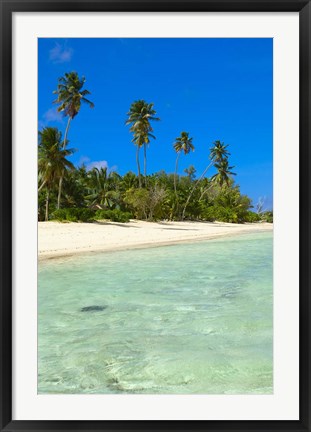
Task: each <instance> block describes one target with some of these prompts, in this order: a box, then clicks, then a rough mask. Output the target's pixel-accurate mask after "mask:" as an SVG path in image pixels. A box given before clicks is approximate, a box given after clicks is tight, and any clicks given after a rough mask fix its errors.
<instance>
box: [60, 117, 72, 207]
mask: <svg viewBox="0 0 311 432" xmlns="http://www.w3.org/2000/svg"><path fill="white" fill-rule="evenodd" d="M70 122H71V117H70V116H69V118H68V122H67V126H66V130H65V135H64V143H63V149H65V148H66V145H67V136H68V131H69V126H70ZM64 174H65V173H64V171H63V172H62V175H61V176H60V178H59V183H58V197H57V209H59V208H60V199H61V196H62V184H63V178H64Z"/></svg>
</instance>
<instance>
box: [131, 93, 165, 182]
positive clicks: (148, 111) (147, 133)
mask: <svg viewBox="0 0 311 432" xmlns="http://www.w3.org/2000/svg"><path fill="white" fill-rule="evenodd" d="M153 105H154V104H153V103H147V102H146V101H144V100H137V101H135V102H133V103H132V105H131V106H130V110H129V112H128V113H127V116H128V118H127V120H126V122H125V124H126V125H131V127H130V131H131V132H132V133H133V139H132V142H133V143H134V144H135V145H136V146H137V150H136V163H137V170H138V180H139V187H141V178H140V163H139V150H140V148H141V147H142V146H143V147H144V177H145V179H146V171H147V145H148V144H149V143H150V138H153V139H155V136H154V135H152V132H153V128H152V127H151V124H150V121H158V120H160V119H159V118H158V117H155V116H156V111H155V110H154V109H153Z"/></svg>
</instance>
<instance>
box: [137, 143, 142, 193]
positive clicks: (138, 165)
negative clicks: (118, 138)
mask: <svg viewBox="0 0 311 432" xmlns="http://www.w3.org/2000/svg"><path fill="white" fill-rule="evenodd" d="M136 163H137V170H138V185H139V187H140V188H141V178H140V163H139V146H137V150H136Z"/></svg>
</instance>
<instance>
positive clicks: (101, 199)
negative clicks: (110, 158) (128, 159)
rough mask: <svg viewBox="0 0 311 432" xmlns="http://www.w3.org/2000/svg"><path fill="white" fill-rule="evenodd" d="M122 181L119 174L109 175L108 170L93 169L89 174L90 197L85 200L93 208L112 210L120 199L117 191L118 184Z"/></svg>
mask: <svg viewBox="0 0 311 432" xmlns="http://www.w3.org/2000/svg"><path fill="white" fill-rule="evenodd" d="M119 180H120V176H119V175H118V174H117V173H110V174H108V170H107V168H106V167H105V168H100V169H98V168H93V169H92V170H91V171H89V172H88V188H89V191H90V193H89V195H87V196H86V197H85V198H86V199H87V200H89V201H90V204H91V206H95V207H97V208H100V209H102V208H103V207H108V208H111V207H112V205H113V203H114V202H115V201H117V199H118V198H119V192H118V190H116V189H117V188H116V182H117V181H119Z"/></svg>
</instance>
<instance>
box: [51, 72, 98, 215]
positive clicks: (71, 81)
mask: <svg viewBox="0 0 311 432" xmlns="http://www.w3.org/2000/svg"><path fill="white" fill-rule="evenodd" d="M84 83H85V77H82V78H79V75H78V74H77V72H69V73H65V75H64V76H63V77H60V78H59V79H58V85H57V89H56V90H55V91H54V92H53V93H54V94H57V99H56V100H55V101H54V103H57V104H59V107H58V108H57V111H59V112H63V113H64V116H65V117H68V122H67V126H66V130H65V135H64V141H63V148H65V147H66V145H67V137H68V131H69V126H70V122H71V120H73V119H74V118H75V116H76V115H77V114H78V113H79V111H80V108H81V104H82V103H84V104H87V105H89V107H90V108H94V104H93V102H91V101H90V100H89V99H87V98H86V97H85V96H87V95H89V94H90V92H89V91H88V90H86V89H84V90H82V87H83V85H84ZM62 182H63V176H60V178H59V187H58V198H57V208H58V209H59V208H60V198H61V193H62Z"/></svg>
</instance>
